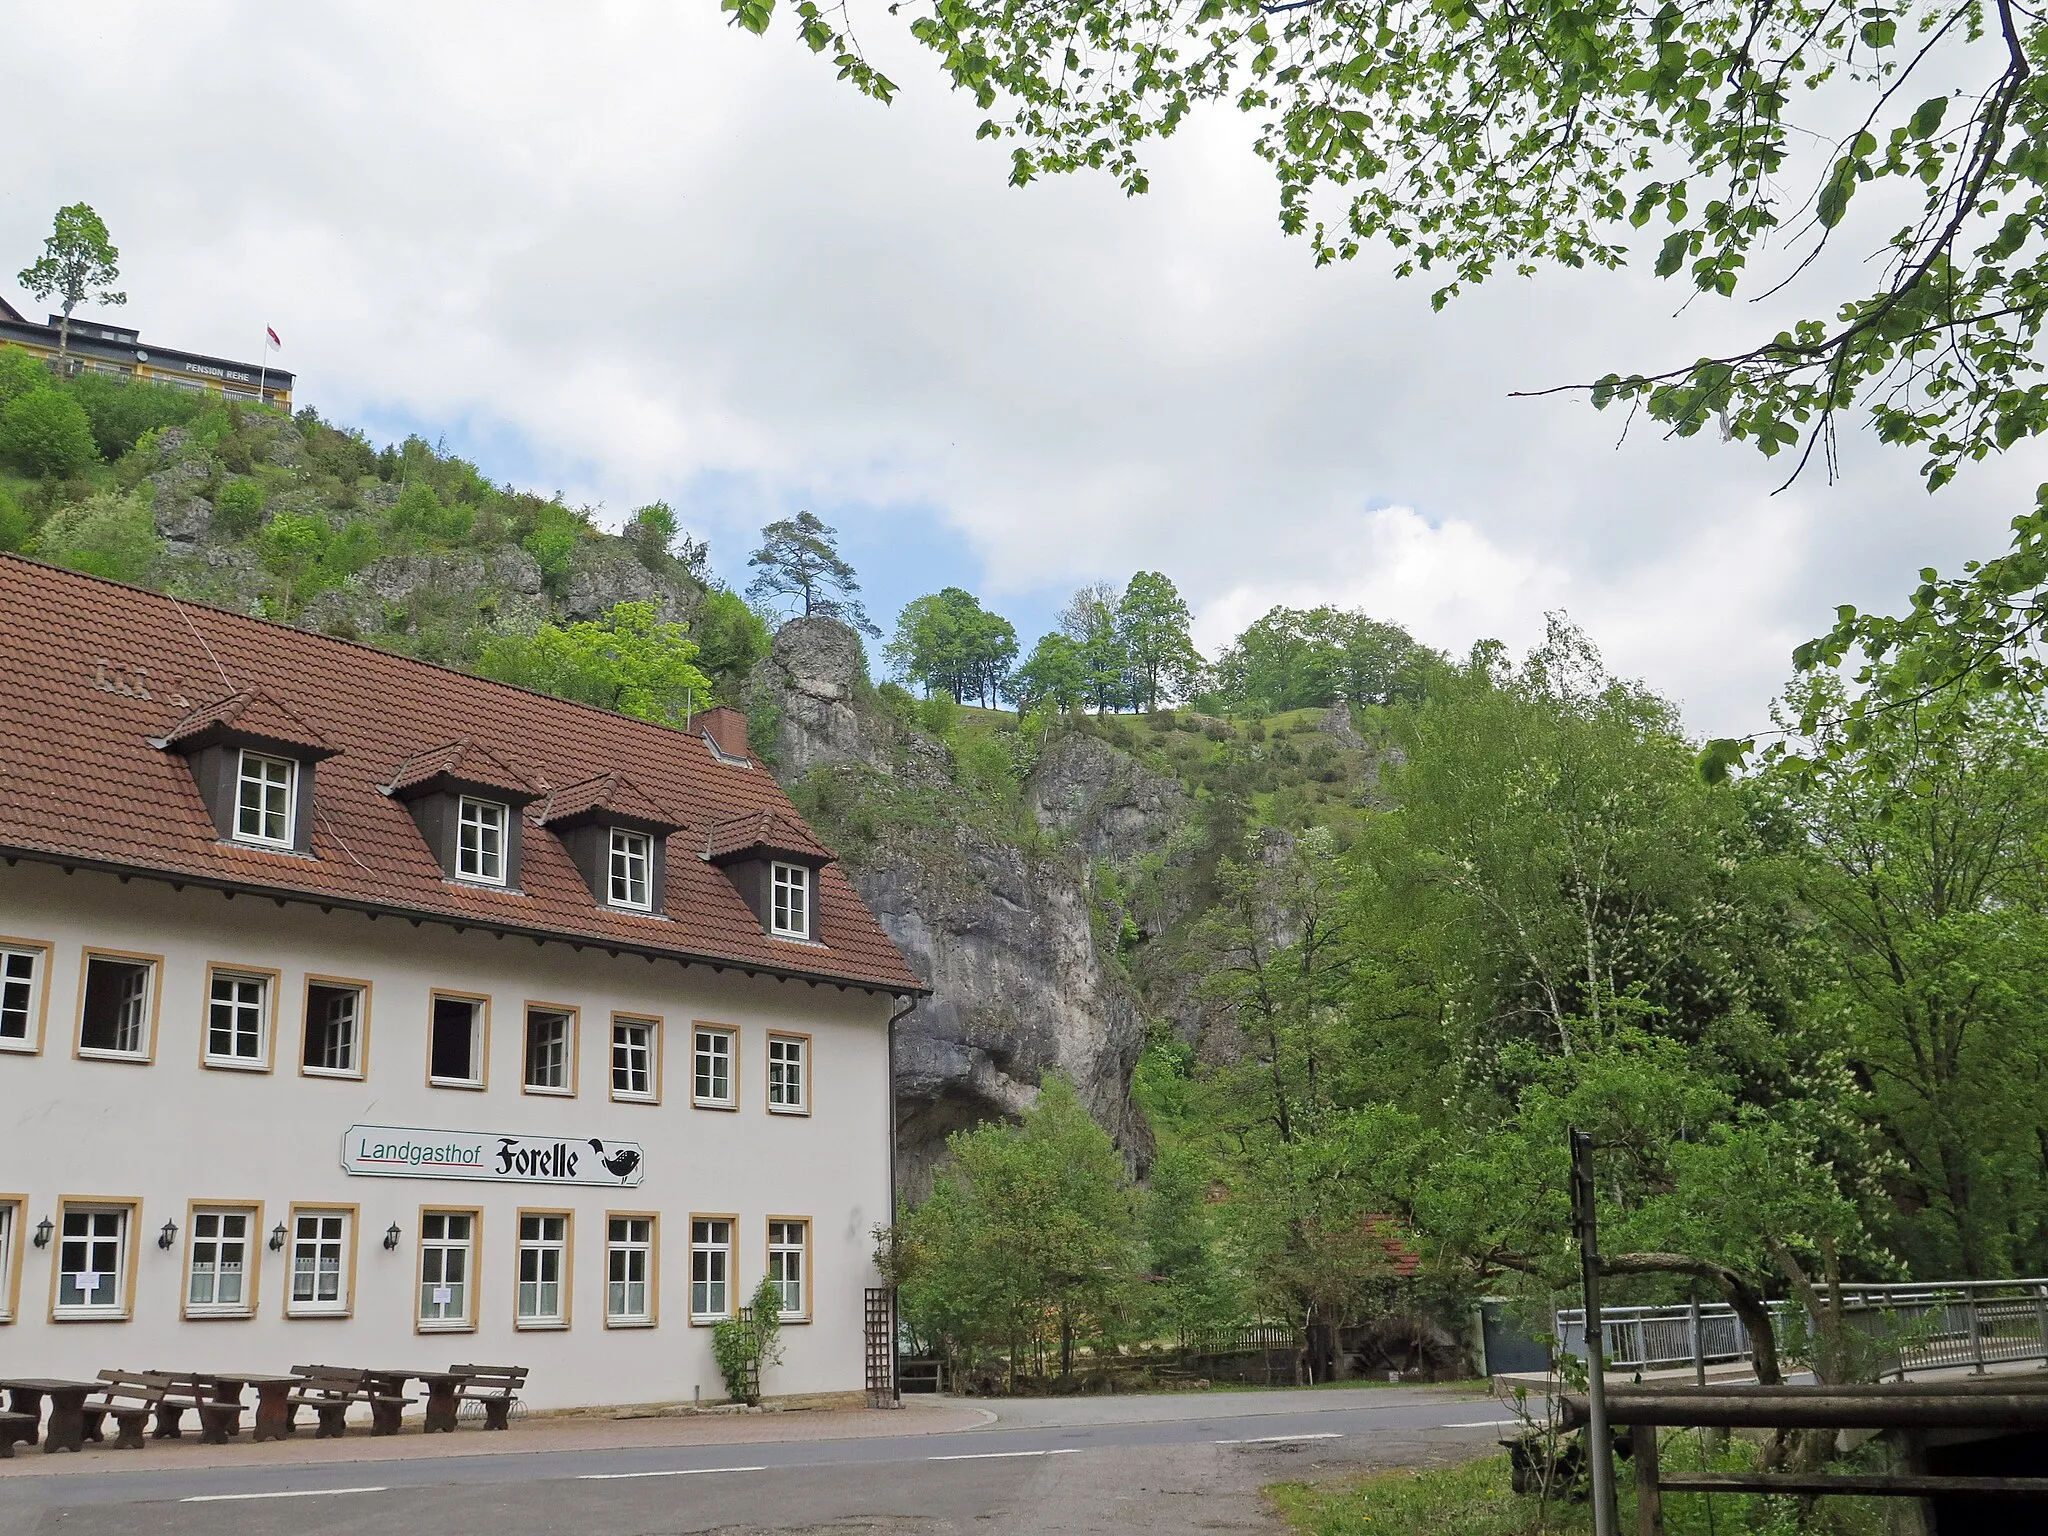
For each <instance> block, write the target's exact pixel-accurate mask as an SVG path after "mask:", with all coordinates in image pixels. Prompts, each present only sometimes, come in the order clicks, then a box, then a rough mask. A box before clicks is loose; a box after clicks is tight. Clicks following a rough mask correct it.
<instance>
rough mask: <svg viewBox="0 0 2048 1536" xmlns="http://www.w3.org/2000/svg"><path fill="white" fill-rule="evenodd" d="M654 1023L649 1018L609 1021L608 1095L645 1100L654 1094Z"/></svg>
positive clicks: (650, 1098) (651, 1097)
mask: <svg viewBox="0 0 2048 1536" xmlns="http://www.w3.org/2000/svg"><path fill="white" fill-rule="evenodd" d="M654 1031H655V1025H654V1020H652V1019H613V1020H612V1097H613V1098H615V1099H648V1100H652V1099H653V1098H654V1097H655V1094H656V1083H655V1060H654V1053H655V1049H656V1043H655V1034H654Z"/></svg>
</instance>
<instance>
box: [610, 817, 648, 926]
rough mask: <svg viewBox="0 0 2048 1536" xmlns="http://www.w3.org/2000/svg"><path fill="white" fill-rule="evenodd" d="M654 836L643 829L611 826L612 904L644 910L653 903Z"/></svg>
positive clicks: (634, 909) (636, 910)
mask: <svg viewBox="0 0 2048 1536" xmlns="http://www.w3.org/2000/svg"><path fill="white" fill-rule="evenodd" d="M653 880H654V839H653V838H651V837H649V836H648V835H647V834H646V833H645V832H628V831H626V830H625V828H623V827H613V828H612V846H611V881H610V887H609V888H610V891H611V898H610V899H611V904H612V905H613V906H615V907H630V908H631V909H632V910H633V911H635V912H646V911H650V910H652V908H653V906H654V894H653Z"/></svg>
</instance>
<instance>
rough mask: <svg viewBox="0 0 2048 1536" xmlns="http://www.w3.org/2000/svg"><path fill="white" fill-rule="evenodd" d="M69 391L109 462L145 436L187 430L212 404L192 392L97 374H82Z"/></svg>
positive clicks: (73, 382)
mask: <svg viewBox="0 0 2048 1536" xmlns="http://www.w3.org/2000/svg"><path fill="white" fill-rule="evenodd" d="M70 391H71V395H72V398H73V399H75V400H77V401H78V403H79V405H80V406H81V407H83V408H84V411H85V414H86V419H87V420H88V421H90V422H91V423H92V439H93V442H94V443H96V444H98V446H99V450H100V453H101V454H102V455H103V456H104V457H105V458H107V459H109V460H113V459H118V458H120V457H121V455H122V454H124V453H126V452H128V451H129V450H130V449H131V448H133V447H134V446H135V445H136V444H137V443H138V442H140V441H141V440H142V438H143V435H144V434H145V433H148V432H153V431H155V430H156V429H158V428H159V427H182V426H184V425H185V424H186V423H187V422H190V421H192V420H193V419H195V418H196V417H198V416H199V415H200V413H201V412H203V411H205V410H206V409H207V407H208V404H209V402H208V400H207V398H206V396H204V395H197V394H194V393H192V392H191V391H190V390H185V389H172V388H171V387H170V386H169V385H168V384H142V383H128V382H124V381H122V380H119V379H110V378H108V377H106V375H104V374H98V373H84V374H80V375H79V376H78V377H77V378H76V379H73V380H72V381H71V386H70Z"/></svg>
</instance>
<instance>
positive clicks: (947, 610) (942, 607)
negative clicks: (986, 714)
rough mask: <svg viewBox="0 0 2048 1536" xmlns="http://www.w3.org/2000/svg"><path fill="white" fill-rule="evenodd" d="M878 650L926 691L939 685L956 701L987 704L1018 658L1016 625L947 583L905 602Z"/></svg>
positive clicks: (972, 595) (994, 696)
mask: <svg viewBox="0 0 2048 1536" xmlns="http://www.w3.org/2000/svg"><path fill="white" fill-rule="evenodd" d="M883 653H884V654H885V655H886V656H888V658H889V660H890V661H891V663H893V664H894V666H895V667H896V670H897V673H898V675H899V676H901V677H903V678H906V679H908V680H909V681H911V682H914V683H917V684H920V685H921V686H922V687H923V688H924V689H925V690H926V691H927V692H930V691H933V690H937V689H943V690H944V691H945V692H946V693H948V694H950V695H951V696H952V698H953V701H954V702H955V703H965V702H966V701H967V700H968V699H970V698H975V699H979V700H980V701H981V703H982V705H983V706H984V707H986V706H987V705H988V704H989V703H990V702H991V701H992V700H993V699H995V698H997V697H1000V696H1001V695H1002V693H1003V691H1004V684H1005V682H1006V680H1007V679H1008V677H1009V672H1010V665H1011V663H1012V662H1014V661H1015V660H1016V659H1017V631H1016V630H1015V629H1014V628H1012V627H1011V624H1010V621H1009V620H1008V619H1005V618H1003V617H1002V616H1001V615H1000V614H994V613H990V612H988V611H987V610H986V609H984V608H983V607H982V606H981V603H980V602H979V600H977V599H976V598H975V596H974V594H973V593H971V592H968V591H966V590H964V589H963V588H960V587H947V588H946V589H944V590H943V591H940V592H935V593H933V594H931V595H930V596H929V597H919V598H914V599H912V600H911V601H910V602H908V603H906V604H904V606H903V612H902V615H901V616H900V617H899V618H898V619H897V621H896V636H895V638H894V639H893V640H891V641H890V642H889V644H888V645H887V646H885V647H884V648H883Z"/></svg>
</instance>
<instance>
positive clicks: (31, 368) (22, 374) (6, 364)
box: [0, 347, 50, 406]
mask: <svg viewBox="0 0 2048 1536" xmlns="http://www.w3.org/2000/svg"><path fill="white" fill-rule="evenodd" d="M49 387H50V369H49V365H48V364H46V363H45V362H44V361H43V360H42V359H41V358H40V357H37V356H36V355H35V354H34V353H33V352H30V351H29V350H28V349H27V348H26V347H0V406H4V405H6V404H7V403H8V402H9V401H11V400H15V399H18V398H19V397H21V396H22V395H25V394H27V393H28V392H29V391H30V390H33V389H48V388H49Z"/></svg>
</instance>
